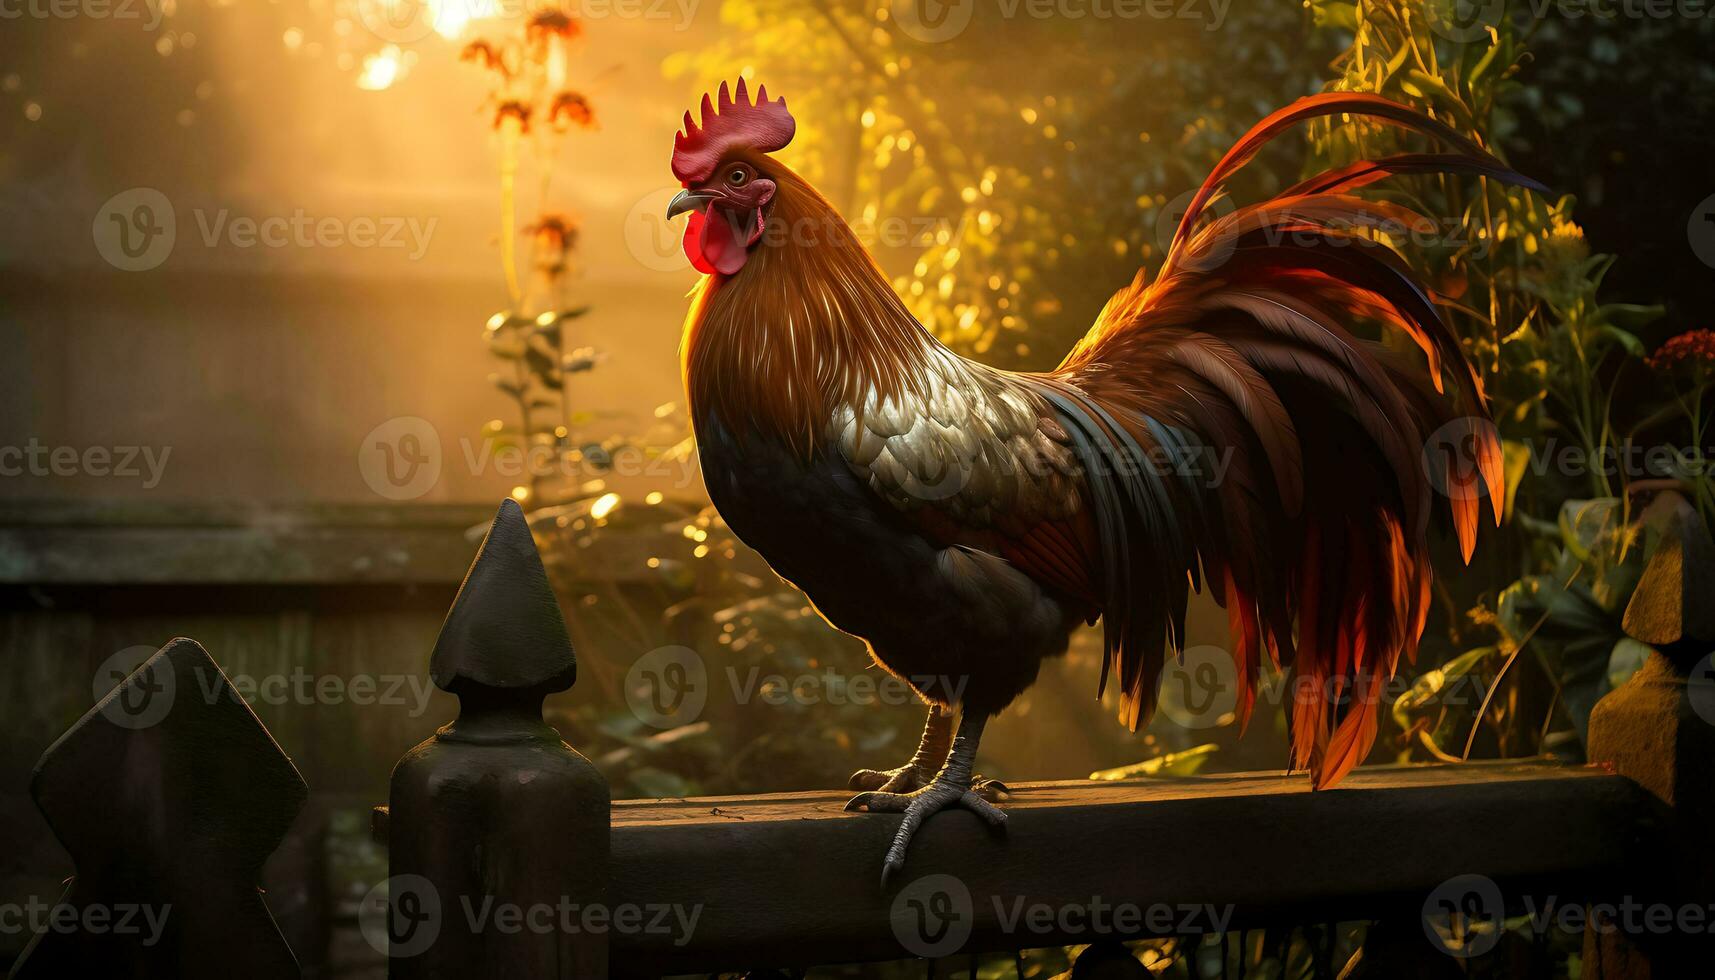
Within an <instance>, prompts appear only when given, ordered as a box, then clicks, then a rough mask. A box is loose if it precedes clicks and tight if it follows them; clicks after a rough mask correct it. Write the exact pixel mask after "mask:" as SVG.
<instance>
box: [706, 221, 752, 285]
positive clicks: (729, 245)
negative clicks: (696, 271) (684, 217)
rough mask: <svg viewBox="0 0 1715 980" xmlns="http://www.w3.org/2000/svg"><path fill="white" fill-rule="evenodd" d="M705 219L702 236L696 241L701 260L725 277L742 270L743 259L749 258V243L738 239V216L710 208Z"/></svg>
mask: <svg viewBox="0 0 1715 980" xmlns="http://www.w3.org/2000/svg"><path fill="white" fill-rule="evenodd" d="M705 218H706V219H707V220H705V221H704V222H703V234H702V236H701V237H700V238H699V239H698V241H697V245H698V248H699V250H700V251H701V252H702V253H703V258H705V259H707V260H708V262H709V264H710V265H712V266H714V267H715V271H716V272H719V273H721V274H722V275H726V276H730V275H732V274H733V273H735V272H737V271H738V270H740V269H742V268H744V261H745V259H748V258H750V252H749V246H750V242H748V241H745V240H743V239H741V238H740V237H739V228H738V227H737V226H736V224H735V222H736V220H737V218H738V215H735V214H733V213H732V212H730V211H720V212H716V211H715V210H714V208H713V207H711V208H710V209H709V210H708V212H707V213H706V214H705Z"/></svg>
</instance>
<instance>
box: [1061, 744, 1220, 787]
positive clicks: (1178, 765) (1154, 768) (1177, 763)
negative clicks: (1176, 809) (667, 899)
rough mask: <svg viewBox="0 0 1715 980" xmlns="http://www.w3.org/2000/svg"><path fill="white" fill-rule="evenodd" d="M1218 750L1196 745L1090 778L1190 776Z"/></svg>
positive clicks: (1110, 779)
mask: <svg viewBox="0 0 1715 980" xmlns="http://www.w3.org/2000/svg"><path fill="white" fill-rule="evenodd" d="M1219 749H1220V746H1218V745H1216V744H1214V743H1213V742H1210V743H1207V744H1204V745H1196V746H1192V747H1191V748H1188V749H1185V750H1183V751H1179V752H1169V753H1167V754H1166V755H1159V756H1156V757H1155V758H1153V759H1145V760H1143V761H1142V762H1138V763H1134V764H1132V765H1129V766H1120V767H1119V768H1117V769H1102V770H1099V771H1097V772H1092V773H1090V778H1091V779H1097V780H1102V781H1104V782H1111V781H1113V780H1116V779H1136V778H1137V777H1139V776H1148V777H1159V776H1191V775H1195V774H1196V772H1197V770H1199V769H1201V768H1203V764H1204V763H1205V762H1208V761H1209V757H1210V756H1213V755H1214V754H1215V752H1216V751H1218V750H1219Z"/></svg>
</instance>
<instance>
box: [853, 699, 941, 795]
mask: <svg viewBox="0 0 1715 980" xmlns="http://www.w3.org/2000/svg"><path fill="white" fill-rule="evenodd" d="M952 745H953V711H952V709H951V708H943V707H941V706H940V705H938V704H932V705H930V706H929V720H928V721H927V722H925V723H924V725H923V738H922V740H921V741H919V742H918V743H917V752H916V753H915V754H914V755H912V756H911V761H910V762H907V763H906V764H905V765H903V766H900V767H899V768H897V769H882V770H877V769H859V770H858V771H857V772H854V773H852V778H851V781H850V783H849V786H850V788H852V789H868V790H879V791H881V792H883V793H909V792H911V791H912V790H914V789H921V788H922V787H924V786H927V785H929V781H930V780H931V779H934V778H935V774H936V773H937V772H940V771H941V765H942V764H943V763H945V762H946V761H947V751H948V750H949V749H950V748H952Z"/></svg>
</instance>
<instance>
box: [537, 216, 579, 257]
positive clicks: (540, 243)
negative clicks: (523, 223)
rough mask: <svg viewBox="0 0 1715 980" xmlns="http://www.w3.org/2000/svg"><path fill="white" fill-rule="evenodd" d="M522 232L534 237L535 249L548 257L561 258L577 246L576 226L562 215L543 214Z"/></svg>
mask: <svg viewBox="0 0 1715 980" xmlns="http://www.w3.org/2000/svg"><path fill="white" fill-rule="evenodd" d="M524 230H525V231H527V232H529V233H530V234H532V235H534V236H536V248H537V249H538V250H540V251H541V252H543V253H546V254H548V255H552V256H559V257H561V258H563V257H564V256H565V255H566V253H568V252H570V251H571V250H572V249H573V248H575V247H577V244H578V224H577V222H576V221H574V220H572V219H571V218H569V217H567V216H565V215H563V214H544V215H542V216H541V217H540V218H537V219H536V223H535V224H533V225H531V226H530V227H528V228H526V229H524Z"/></svg>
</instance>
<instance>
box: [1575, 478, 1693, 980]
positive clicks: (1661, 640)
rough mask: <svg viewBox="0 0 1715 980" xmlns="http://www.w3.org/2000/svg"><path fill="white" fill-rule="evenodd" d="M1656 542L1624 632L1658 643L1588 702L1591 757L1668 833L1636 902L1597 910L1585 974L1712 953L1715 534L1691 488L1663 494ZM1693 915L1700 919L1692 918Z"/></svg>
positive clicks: (1656, 974) (1650, 858)
mask: <svg viewBox="0 0 1715 980" xmlns="http://www.w3.org/2000/svg"><path fill="white" fill-rule="evenodd" d="M1651 506H1652V507H1661V508H1662V509H1664V510H1667V511H1668V512H1669V516H1668V520H1667V522H1666V525H1665V528H1664V530H1663V532H1662V540H1661V543H1660V544H1659V545H1658V546H1657V548H1656V551H1655V554H1654V555H1653V556H1652V557H1651V558H1650V561H1649V564H1648V565H1647V566H1645V568H1644V574H1643V577H1642V578H1641V579H1640V580H1639V582H1638V587H1637V590H1636V591H1635V592H1634V593H1633V594H1632V600H1631V602H1630V603H1629V604H1628V605H1627V607H1626V615H1625V620H1624V626H1625V630H1626V632H1627V633H1628V634H1630V635H1631V637H1632V638H1633V639H1636V640H1639V641H1641V642H1643V643H1648V644H1649V645H1651V646H1652V647H1654V648H1655V651H1654V652H1652V653H1651V654H1650V655H1649V658H1648V659H1647V660H1646V661H1645V662H1644V666H1643V667H1642V668H1641V669H1640V670H1639V671H1638V672H1637V674H1636V675H1635V676H1633V677H1632V678H1631V680H1628V681H1627V682H1626V683H1624V684H1622V685H1620V686H1619V687H1618V688H1616V689H1614V690H1613V691H1612V692H1611V693H1609V694H1608V695H1607V696H1606V697H1604V698H1602V700H1601V701H1599V702H1597V703H1596V707H1595V709H1594V710H1593V711H1591V712H1590V744H1589V758H1590V761H1591V762H1593V763H1599V764H1602V765H1606V766H1608V767H1609V768H1611V769H1613V770H1614V771H1615V772H1617V773H1619V774H1620V775H1622V776H1625V777H1627V778H1629V779H1631V780H1632V781H1633V782H1636V783H1637V784H1639V785H1640V786H1642V787H1643V788H1644V789H1646V790H1648V791H1650V792H1651V793H1653V794H1655V795H1656V796H1657V797H1658V798H1660V799H1661V801H1662V802H1663V803H1665V804H1667V806H1668V807H1670V808H1671V809H1672V811H1673V812H1672V822H1671V824H1670V828H1669V833H1667V834H1663V835H1660V836H1659V837H1658V838H1656V839H1653V840H1652V841H1651V842H1650V848H1649V850H1648V851H1647V852H1646V853H1644V854H1642V855H1640V856H1639V861H1638V864H1639V867H1638V869H1637V874H1636V876H1635V882H1634V885H1635V888H1636V892H1635V893H1634V894H1629V895H1626V896H1623V898H1624V899H1625V900H1627V901H1629V902H1630V903H1632V905H1633V906H1634V907H1633V908H1632V909H1630V910H1628V909H1626V908H1623V907H1622V908H1618V909H1611V910H1609V911H1608V912H1601V911H1598V914H1596V915H1592V917H1591V920H1590V927H1589V928H1588V929H1586V930H1585V934H1584V976H1585V977H1586V978H1590V980H1652V978H1653V980H1661V978H1664V977H1678V976H1686V975H1688V974H1686V973H1684V972H1682V971H1683V970H1684V969H1685V964H1690V963H1694V962H1700V963H1704V964H1707V963H1709V962H1711V961H1712V960H1715V935H1712V934H1711V931H1710V930H1711V928H1712V927H1715V922H1711V921H1710V920H1709V910H1710V906H1709V900H1710V897H1711V896H1715V851H1711V850H1710V848H1709V846H1708V833H1709V827H1710V825H1711V823H1712V822H1715V779H1712V778H1711V776H1710V770H1711V769H1712V768H1715V542H1712V541H1711V540H1710V536H1709V529H1708V528H1706V527H1705V526H1704V524H1703V521H1702V520H1701V519H1700V518H1699V517H1698V515H1697V511H1696V510H1695V509H1694V508H1693V507H1692V506H1691V505H1690V504H1689V503H1687V502H1686V501H1685V500H1684V498H1682V497H1678V496H1677V495H1672V496H1668V495H1664V496H1663V497H1661V498H1658V499H1657V501H1656V503H1655V504H1652V505H1651ZM1693 916H1694V917H1695V918H1694V919H1693V918H1692V917H1693Z"/></svg>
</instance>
